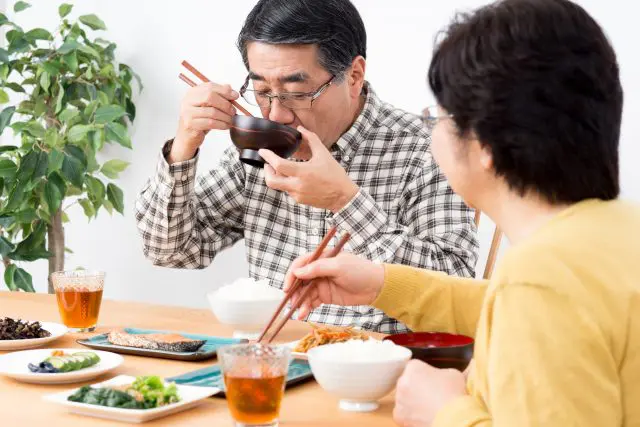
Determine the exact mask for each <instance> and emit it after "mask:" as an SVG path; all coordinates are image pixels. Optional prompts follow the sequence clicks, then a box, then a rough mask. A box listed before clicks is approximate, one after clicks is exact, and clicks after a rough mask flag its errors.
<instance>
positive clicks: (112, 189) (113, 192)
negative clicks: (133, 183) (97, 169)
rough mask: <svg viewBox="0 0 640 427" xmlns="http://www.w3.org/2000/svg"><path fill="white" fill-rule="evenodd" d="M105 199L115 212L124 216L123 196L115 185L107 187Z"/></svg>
mask: <svg viewBox="0 0 640 427" xmlns="http://www.w3.org/2000/svg"><path fill="white" fill-rule="evenodd" d="M107 198H108V199H109V201H110V202H111V204H112V205H113V207H114V209H115V210H117V211H118V212H120V213H121V214H124V194H123V193H122V190H121V189H120V188H119V187H118V186H117V185H115V184H109V185H107Z"/></svg>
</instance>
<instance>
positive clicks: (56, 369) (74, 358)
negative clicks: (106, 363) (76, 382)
mask: <svg viewBox="0 0 640 427" xmlns="http://www.w3.org/2000/svg"><path fill="white" fill-rule="evenodd" d="M99 362H100V356H98V355H97V354H95V353H94V352H92V351H78V352H75V353H73V354H63V353H62V352H57V351H55V352H54V354H52V355H51V356H49V357H47V358H46V359H44V360H43V361H42V362H40V363H39V364H38V365H34V364H32V363H29V370H30V371H31V372H33V373H38V374H58V373H65V372H71V371H77V370H79V369H84V368H89V367H91V366H94V365H97V364H98V363H99Z"/></svg>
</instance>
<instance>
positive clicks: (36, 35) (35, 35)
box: [24, 28, 53, 40]
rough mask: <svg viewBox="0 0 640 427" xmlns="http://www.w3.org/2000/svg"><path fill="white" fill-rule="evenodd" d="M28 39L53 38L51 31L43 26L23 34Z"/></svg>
mask: <svg viewBox="0 0 640 427" xmlns="http://www.w3.org/2000/svg"><path fill="white" fill-rule="evenodd" d="M24 36H25V37H26V38H27V39H29V40H53V37H52V36H51V33H50V32H49V31H47V30H45V29H44V28H34V29H33V30H31V31H28V32H27V33H25V35H24Z"/></svg>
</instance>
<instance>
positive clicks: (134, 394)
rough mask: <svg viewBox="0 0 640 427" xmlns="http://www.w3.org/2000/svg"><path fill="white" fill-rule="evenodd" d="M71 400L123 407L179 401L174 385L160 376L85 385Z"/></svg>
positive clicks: (147, 405) (70, 397)
mask: <svg viewBox="0 0 640 427" xmlns="http://www.w3.org/2000/svg"><path fill="white" fill-rule="evenodd" d="M68 400H70V401H72V402H79V403H87V404H89V405H100V406H108V407H111V408H123V409H152V408H157V407H160V406H164V405H170V404H172V403H176V402H179V401H180V396H179V395H178V389H177V388H176V385H175V384H173V383H171V384H167V385H165V384H164V382H163V381H162V379H161V378H160V377H156V376H150V377H137V378H136V380H135V381H134V382H133V384H127V385H123V386H113V387H101V388H95V387H90V386H85V387H82V388H80V389H79V390H78V391H76V392H75V393H74V394H72V395H71V396H69V397H68Z"/></svg>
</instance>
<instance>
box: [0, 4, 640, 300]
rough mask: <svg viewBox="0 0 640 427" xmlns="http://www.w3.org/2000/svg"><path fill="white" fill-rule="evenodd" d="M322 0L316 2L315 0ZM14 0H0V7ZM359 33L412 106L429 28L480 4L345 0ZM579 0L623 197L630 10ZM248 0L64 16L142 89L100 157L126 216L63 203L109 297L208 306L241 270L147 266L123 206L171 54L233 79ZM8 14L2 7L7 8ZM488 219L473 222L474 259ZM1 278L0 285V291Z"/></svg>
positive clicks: (240, 263)
mask: <svg viewBox="0 0 640 427" xmlns="http://www.w3.org/2000/svg"><path fill="white" fill-rule="evenodd" d="M318 1H321V0H318ZM5 2H6V3H8V5H7V9H11V7H12V5H13V1H8V0H0V7H1V6H2V4H3V3H5ZM31 3H32V4H33V7H32V8H31V9H28V10H26V11H24V12H22V13H21V14H20V16H19V23H20V24H21V25H23V26H24V27H25V28H30V27H31V26H40V27H45V28H49V29H51V28H54V26H55V25H56V22H57V5H58V4H59V3H58V2H54V1H51V0H32V1H31ZM354 3H355V4H356V6H357V7H358V8H359V10H360V12H361V14H362V17H363V19H364V22H365V25H366V27H367V31H368V39H369V41H368V46H369V49H368V69H367V75H368V79H369V80H370V81H371V82H372V84H373V85H374V87H375V89H376V91H377V92H378V94H379V95H380V96H381V97H382V98H383V99H385V100H387V101H389V102H392V103H394V104H396V105H397V106H399V107H402V108H404V109H407V110H411V111H416V112H419V111H421V109H422V108H423V107H424V106H426V105H429V104H431V103H432V101H433V98H432V96H431V94H430V93H429V92H428V90H427V86H426V83H425V74H426V70H427V67H428V63H429V60H430V55H431V50H432V49H431V48H432V40H433V36H434V35H435V33H436V32H437V31H438V30H439V29H441V28H442V27H443V26H444V25H445V24H446V23H447V22H448V21H449V19H450V17H451V16H452V14H453V12H454V10H455V9H468V8H471V7H477V6H479V5H482V4H484V3H486V2H485V1H482V0H475V1H472V0H455V1H449V2H437V1H425V0H395V1H393V2H388V1H383V0H377V1H376V0H354ZM579 3H581V4H583V5H584V6H585V7H586V9H587V10H589V11H590V12H591V13H592V14H593V15H594V16H595V17H596V19H598V20H599V22H600V23H601V25H602V26H603V27H604V28H605V29H606V30H607V32H608V33H609V35H610V37H611V39H612V41H613V44H614V46H615V48H616V50H617V52H618V55H619V60H620V64H621V68H622V79H623V85H624V88H625V91H626V104H625V116H624V123H623V132H622V149H621V160H622V182H623V193H624V195H625V196H626V197H628V198H631V199H635V200H640V168H638V167H637V166H636V162H637V160H638V159H639V158H640V148H638V144H637V142H636V141H638V140H639V139H640V121H638V120H637V119H636V120H634V119H633V118H635V117H638V115H640V100H639V99H638V98H633V95H634V94H638V93H639V89H640V60H638V55H637V49H636V47H635V46H634V40H635V38H634V37H629V36H628V34H634V30H635V26H636V14H634V13H628V11H627V12H625V10H626V9H627V8H626V7H625V6H626V5H628V2H626V1H623V0H609V1H606V2H604V1H602V0H584V1H580V2H579ZM253 4H254V1H253V0H234V1H232V2H221V1H204V0H203V1H197V0H182V1H180V2H159V1H157V0H156V1H152V0H136V1H125V0H110V1H98V0H83V1H78V2H77V4H76V6H75V10H74V12H73V13H74V15H76V16H77V15H79V14H85V13H96V14H98V15H99V16H100V17H101V18H102V19H103V20H104V21H105V22H106V24H107V27H108V28H109V29H108V31H107V32H106V33H105V34H104V36H105V37H106V38H108V39H111V40H113V41H115V42H116V43H118V50H117V51H116V54H117V57H118V58H119V60H121V61H122V62H126V63H128V64H130V65H131V66H132V67H133V68H134V69H135V70H136V71H137V72H138V73H139V74H140V75H141V76H142V79H143V81H144V84H145V90H144V92H143V93H142V95H141V96H140V97H139V98H138V100H137V107H138V117H137V119H136V122H135V127H134V130H133V132H134V134H133V141H134V150H133V151H127V150H124V149H121V148H120V147H113V148H112V149H110V150H109V151H108V152H106V153H105V155H104V158H105V159H108V158H111V157H116V156H117V157H119V158H123V159H125V160H128V161H130V162H131V163H132V166H131V167H130V169H129V170H128V171H127V172H126V173H124V174H123V175H122V179H121V180H120V185H121V186H122V187H123V189H124V191H125V202H126V215H125V216H124V217H122V216H119V215H116V216H114V217H113V218H111V217H109V216H108V215H106V214H104V213H101V215H100V216H99V218H98V219H97V220H94V221H92V222H91V223H87V220H86V218H85V217H84V215H83V214H82V212H81V211H80V209H76V210H73V208H72V210H71V219H72V223H70V224H68V225H67V230H66V231H67V245H68V246H70V247H71V248H73V250H74V251H75V254H73V255H69V256H68V259H67V268H75V267H76V266H83V267H85V268H94V269H103V270H105V271H107V275H108V276H107V284H106V288H105V295H106V297H108V298H117V299H127V300H143V301H149V302H157V303H166V304H179V305H187V306H193V307H203V306H205V305H206V302H205V298H204V295H205V293H206V292H207V291H209V290H212V289H214V288H216V287H217V286H220V285H221V284H224V283H225V282H228V281H230V280H232V279H234V278H235V277H238V276H240V275H245V274H246V264H245V261H244V247H243V245H242V244H238V245H236V246H235V247H234V248H232V249H231V250H228V251H226V252H224V253H223V254H221V255H220V256H219V257H218V258H217V259H216V261H215V262H214V263H213V265H212V266H211V267H210V268H208V269H206V270H202V271H178V270H170V269H163V268H158V267H154V266H152V265H151V264H150V263H149V262H147V261H146V260H145V259H144V257H143V256H142V251H141V246H140V240H139V238H138V236H137V232H136V227H135V222H134V216H133V213H132V209H133V204H134V199H135V196H136V193H137V192H138V190H139V189H140V188H141V187H142V185H143V183H144V181H145V179H146V178H147V176H149V175H150V174H151V173H152V172H153V170H154V165H155V163H156V159H157V154H158V150H159V147H160V146H161V144H162V142H163V141H164V140H166V139H168V138H169V137H171V136H172V134H173V133H174V131H175V128H176V124H177V118H178V106H179V102H180V99H181V97H182V95H183V94H184V91H185V85H184V84H183V83H182V82H181V81H180V80H178V78H177V75H178V73H179V72H180V71H181V69H180V62H181V60H182V59H187V60H189V61H190V62H192V63H193V64H194V65H195V66H196V67H198V68H199V69H201V70H202V71H203V72H205V74H207V76H209V77H210V78H211V79H215V80H217V81H219V82H225V83H227V82H228V83H230V84H232V85H233V86H234V87H236V88H238V87H239V86H240V85H241V84H242V81H243V79H244V77H245V69H244V67H243V65H242V61H241V59H240V55H239V53H238V52H237V50H236V48H235V39H236V36H237V34H238V32H239V30H240V27H241V25H242V22H243V20H244V17H245V16H246V14H247V13H248V12H249V10H250V9H251V7H252V6H253ZM7 14H8V15H9V16H12V12H11V11H8V12H7ZM229 144H230V141H229V139H228V137H227V135H226V134H217V135H210V136H209V137H208V138H207V141H206V145H205V147H204V148H203V150H202V154H201V162H200V168H201V169H204V168H206V167H207V166H212V165H214V164H215V162H216V160H217V159H218V157H219V155H220V154H221V153H222V151H223V150H224V149H225V148H226V147H227V146H229ZM491 233H492V227H491V226H490V224H489V221H488V220H484V223H483V224H482V226H481V242H482V246H483V250H482V253H481V262H480V263H479V267H482V266H483V265H484V264H483V262H484V261H483V259H484V256H486V251H487V249H488V248H487V246H488V245H489V243H490V241H491ZM28 269H29V270H30V271H31V272H32V273H33V276H34V283H35V286H36V288H37V290H38V291H46V271H47V270H46V264H45V263H44V262H40V263H38V264H37V265H35V266H34V265H33V264H32V265H29V266H28ZM2 288H3V285H0V289H2Z"/></svg>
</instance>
